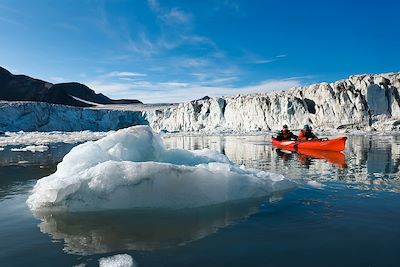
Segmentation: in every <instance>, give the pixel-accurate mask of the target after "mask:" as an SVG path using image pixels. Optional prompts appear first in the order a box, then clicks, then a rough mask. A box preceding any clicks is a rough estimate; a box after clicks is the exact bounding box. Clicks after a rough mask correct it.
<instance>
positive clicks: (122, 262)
mask: <svg viewBox="0 0 400 267" xmlns="http://www.w3.org/2000/svg"><path fill="white" fill-rule="evenodd" d="M99 266H100V267H132V266H136V264H135V263H134V261H133V259H132V257H131V256H129V255H128V254H118V255H114V256H111V257H107V258H101V259H99Z"/></svg>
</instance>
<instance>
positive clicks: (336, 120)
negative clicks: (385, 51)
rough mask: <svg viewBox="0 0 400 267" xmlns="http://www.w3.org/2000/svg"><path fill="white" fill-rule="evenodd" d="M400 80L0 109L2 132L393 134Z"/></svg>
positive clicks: (398, 123)
mask: <svg viewBox="0 0 400 267" xmlns="http://www.w3.org/2000/svg"><path fill="white" fill-rule="evenodd" d="M399 89H400V73H399V72H393V73H383V74H364V75H353V76H350V77H349V78H348V79H344V80H340V81H336V82H333V83H318V84H313V85H309V86H303V87H296V88H292V89H289V90H286V91H275V92H270V93H258V94H248V95H236V96H224V97H212V98H203V99H200V100H194V101H190V102H185V103H177V104H164V105H163V104H157V105H153V104H148V105H138V104H136V105H107V106H102V105H99V106H96V107H92V108H76V107H67V106H62V105H55V104H48V103H39V102H4V101H3V102H0V130H2V131H20V130H23V131H82V130H91V131H109V130H116V129H120V128H125V127H129V126H133V125H150V126H151V127H152V128H153V129H154V130H155V131H157V132H160V131H162V132H185V133H186V132H200V133H208V134H209V133H225V132H226V133H239V132H240V133H242V132H263V131H272V130H277V129H280V128H281V127H282V125H283V124H288V125H290V127H291V128H293V129H300V128H302V126H303V124H306V123H307V124H310V125H312V126H313V128H314V129H316V130H337V129H342V130H352V131H357V130H361V131H392V130H400V96H399Z"/></svg>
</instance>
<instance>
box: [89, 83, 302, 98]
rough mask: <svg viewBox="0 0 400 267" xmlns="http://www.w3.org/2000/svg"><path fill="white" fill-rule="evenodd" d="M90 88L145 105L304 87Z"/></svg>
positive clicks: (137, 85)
mask: <svg viewBox="0 0 400 267" xmlns="http://www.w3.org/2000/svg"><path fill="white" fill-rule="evenodd" d="M87 85H88V86H89V87H90V88H92V89H94V90H95V91H97V92H101V93H104V94H105V95H107V96H109V97H111V98H131V99H139V100H141V101H143V102H144V103H174V102H184V101H190V100H194V99H199V98H202V97H203V96H206V95H208V96H232V95H237V94H250V93H265V92H271V91H276V90H286V89H289V88H291V87H296V86H301V82H300V80H295V79H290V78H288V79H283V80H266V81H263V82H261V83H259V84H256V85H251V86H243V87H229V86H218V85H217V84H216V85H214V86H213V85H204V84H199V83H184V82H177V81H168V82H158V83H152V82H148V81H136V82H132V83H101V82H89V83H87Z"/></svg>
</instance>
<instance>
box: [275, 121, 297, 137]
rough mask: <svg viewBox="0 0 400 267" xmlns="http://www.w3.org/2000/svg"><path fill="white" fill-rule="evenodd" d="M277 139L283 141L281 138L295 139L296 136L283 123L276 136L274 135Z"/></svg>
mask: <svg viewBox="0 0 400 267" xmlns="http://www.w3.org/2000/svg"><path fill="white" fill-rule="evenodd" d="M276 139H277V140H278V141H283V140H297V136H296V135H295V134H293V133H292V132H291V131H290V130H289V128H288V126H287V125H286V124H285V125H283V127H282V130H281V131H280V132H279V134H278V136H277V137H276Z"/></svg>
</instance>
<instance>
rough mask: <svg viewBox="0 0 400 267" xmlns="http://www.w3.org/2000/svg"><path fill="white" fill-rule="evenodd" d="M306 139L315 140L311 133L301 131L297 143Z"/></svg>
mask: <svg viewBox="0 0 400 267" xmlns="http://www.w3.org/2000/svg"><path fill="white" fill-rule="evenodd" d="M308 138H315V135H314V134H313V133H312V132H311V131H305V130H301V131H300V133H299V139H298V140H299V141H307V140H308Z"/></svg>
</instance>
